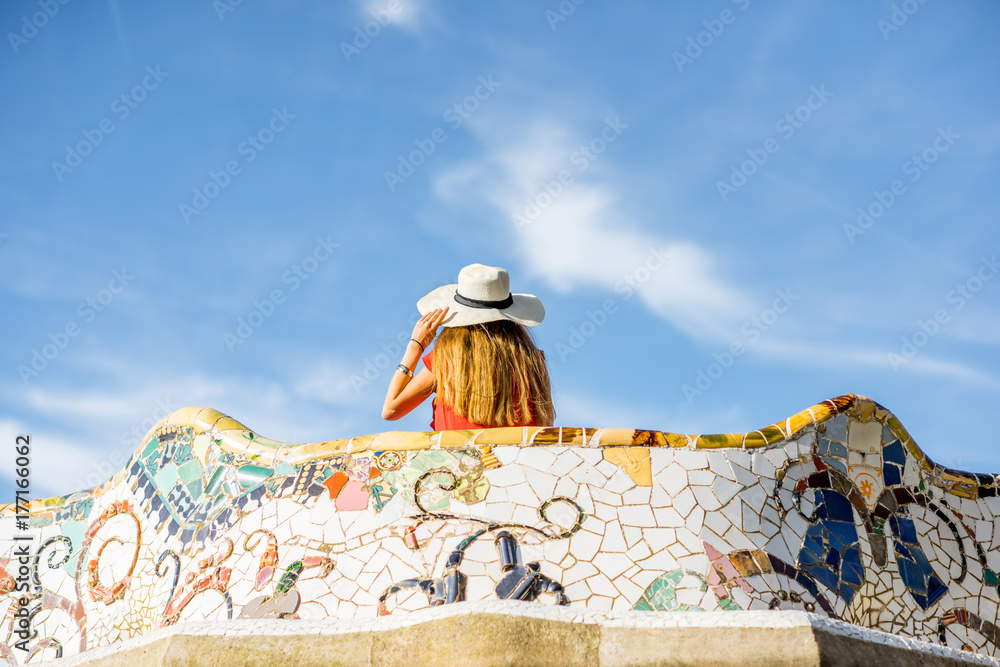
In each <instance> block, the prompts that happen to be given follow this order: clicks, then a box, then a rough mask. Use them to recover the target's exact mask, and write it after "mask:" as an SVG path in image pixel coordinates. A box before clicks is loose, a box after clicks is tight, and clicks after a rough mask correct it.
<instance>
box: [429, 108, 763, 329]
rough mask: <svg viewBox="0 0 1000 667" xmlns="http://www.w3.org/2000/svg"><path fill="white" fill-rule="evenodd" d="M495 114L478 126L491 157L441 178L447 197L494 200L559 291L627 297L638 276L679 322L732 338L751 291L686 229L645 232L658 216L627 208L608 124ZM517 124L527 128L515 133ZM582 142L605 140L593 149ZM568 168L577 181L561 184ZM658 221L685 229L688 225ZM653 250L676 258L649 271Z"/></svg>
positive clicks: (537, 271)
mask: <svg viewBox="0 0 1000 667" xmlns="http://www.w3.org/2000/svg"><path fill="white" fill-rule="evenodd" d="M491 120H492V121H493V122H488V123H487V122H481V123H477V124H476V125H475V131H476V134H477V136H478V137H479V138H480V139H481V140H482V142H483V145H484V151H483V154H482V155H480V156H479V157H477V158H475V159H473V160H469V161H466V162H463V163H461V164H458V165H456V166H454V167H452V168H450V169H448V170H446V171H445V172H444V173H442V174H441V175H440V176H438V178H436V180H435V184H434V187H435V192H436V193H437V194H438V196H439V197H440V198H441V199H442V200H444V201H446V202H449V203H452V204H462V203H469V204H473V205H481V203H482V201H480V199H481V200H485V202H486V203H487V204H489V205H490V206H492V207H493V208H494V210H495V211H497V212H498V213H500V214H501V215H502V216H503V218H504V219H505V220H506V221H507V222H508V224H507V225H506V230H505V233H506V234H507V235H509V236H510V237H511V238H512V239H513V243H514V247H515V248H516V250H517V253H518V255H519V257H520V259H521V260H522V261H523V262H524V264H525V265H526V268H527V270H528V272H529V273H531V274H534V275H536V276H539V277H541V278H542V279H544V280H545V281H546V282H547V283H548V284H549V285H551V286H552V288H554V289H556V290H559V291H564V292H568V291H572V290H574V289H577V288H580V287H598V288H603V289H605V290H607V291H609V292H619V293H623V294H624V293H625V292H626V291H627V290H629V289H630V286H629V278H630V277H638V278H641V280H637V281H634V282H637V283H641V284H640V285H639V286H638V288H637V289H636V290H635V292H636V293H637V294H638V296H639V297H640V298H641V300H642V301H643V303H644V304H645V305H646V306H647V307H648V308H649V309H650V310H652V311H653V312H655V313H657V314H658V315H659V316H660V317H662V318H663V319H665V320H666V321H668V322H670V323H671V324H673V325H674V326H676V327H677V328H679V329H681V330H683V331H685V332H687V333H688V334H690V335H692V336H694V337H696V338H706V339H710V340H718V339H722V338H725V337H726V336H727V335H731V333H732V330H733V326H734V325H735V324H737V323H738V322H739V321H740V317H741V315H744V314H745V313H746V312H748V311H749V310H750V308H751V298H750V297H749V296H748V295H747V294H745V293H744V292H743V291H742V290H740V289H738V288H736V287H734V286H732V285H730V284H728V283H727V282H726V281H725V279H724V278H723V277H722V276H721V275H720V273H719V272H718V271H717V270H716V266H717V265H718V264H719V261H718V259H717V258H716V257H715V256H714V255H713V253H712V252H710V251H709V250H708V249H706V248H704V247H702V246H700V245H698V244H697V243H694V242H692V241H689V240H685V239H683V238H681V234H680V233H675V234H673V235H659V234H654V233H650V232H648V231H645V230H644V228H643V227H644V225H643V223H646V224H649V223H650V222H652V221H650V220H643V221H639V220H635V219H633V218H632V216H631V215H630V214H629V213H627V212H626V211H625V207H624V206H622V204H621V199H622V197H621V195H620V194H619V189H618V187H617V186H616V182H617V180H618V179H619V178H621V176H620V175H618V174H617V173H616V170H615V169H614V168H613V167H611V166H608V165H606V164H605V162H606V161H607V160H605V161H600V160H601V159H602V158H601V154H603V153H604V152H605V151H610V150H612V149H611V147H610V145H609V143H608V142H605V141H604V139H603V138H602V131H603V130H602V128H601V127H598V128H597V134H596V135H595V138H588V137H587V136H586V135H585V134H584V133H583V132H580V131H577V130H575V129H573V128H569V127H567V126H565V125H563V124H560V123H558V122H554V121H549V120H543V119H530V118H529V119H523V118H519V119H509V120H508V121H507V122H503V123H497V122H495V121H496V119H491ZM615 123H618V124H624V121H621V120H620V119H619V120H618V121H615V120H610V121H608V122H607V124H606V127H607V126H610V125H613V124H615ZM511 127H517V128H519V129H518V130H517V131H516V132H508V131H506V130H509V129H510V128H511ZM619 131H620V132H627V128H626V129H623V130H619ZM605 134H606V133H605ZM512 137H513V138H512ZM616 138H617V137H616ZM598 139H600V141H598ZM581 145H584V146H586V145H591V146H593V145H596V146H599V147H600V146H605V147H604V148H603V149H602V150H601V151H600V153H597V152H595V151H591V152H589V153H588V152H587V151H580V150H579V148H578V147H580V146H581ZM561 173H562V174H567V173H568V174H569V175H570V177H571V178H568V177H565V176H564V177H563V178H562V182H560V174H561ZM468 193H475V194H474V195H469V194H468ZM532 207H534V208H532ZM651 217H652V216H651ZM656 217H657V218H659V217H660V216H656ZM690 223H691V221H690V220H685V221H684V224H690ZM658 226H659V227H661V228H662V227H664V226H666V227H668V228H669V227H671V226H673V227H675V228H679V227H680V226H681V222H680V221H678V222H677V223H676V224H675V225H671V224H670V223H668V224H667V225H662V224H661V225H658ZM653 253H656V254H657V256H659V257H662V256H664V255H665V256H668V259H667V261H666V262H665V264H663V265H662V266H660V267H658V268H656V269H655V270H646V269H643V268H641V267H643V266H644V264H645V262H646V261H647V259H648V258H649V257H650V256H651V254H653ZM637 272H638V275H637Z"/></svg>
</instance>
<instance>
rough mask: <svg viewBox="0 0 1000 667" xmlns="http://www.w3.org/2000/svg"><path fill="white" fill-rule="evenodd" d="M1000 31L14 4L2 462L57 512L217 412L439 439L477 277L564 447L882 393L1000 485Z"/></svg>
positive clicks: (721, 8)
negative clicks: (569, 434)
mask: <svg viewBox="0 0 1000 667" xmlns="http://www.w3.org/2000/svg"><path fill="white" fill-rule="evenodd" d="M224 3H225V4H224ZM46 7H47V8H48V12H49V14H52V15H51V16H46V15H43V14H40V13H39V12H45V11H46ZM571 10H572V11H571ZM373 17H374V18H373ZM998 19H1000V9H998V8H997V6H996V4H995V3H992V2H986V1H980V2H968V3H945V2H941V1H940V0H927V1H926V2H924V3H923V4H921V3H920V2H918V1H917V0H910V2H907V3H895V4H894V3H890V2H883V1H879V2H856V1H855V2H842V3H832V2H829V3H820V2H802V1H796V2H792V1H786V2H770V3H764V2H760V0H750V1H747V0H738V1H736V2H731V1H729V0H725V1H723V0H717V1H715V2H671V3H660V2H652V1H646V2H639V1H627V0H626V1H622V2H616V3H601V2H597V1H596V0H590V1H589V2H584V3H582V4H579V5H576V4H575V3H574V2H572V1H571V0H567V1H564V2H562V4H561V5H560V3H559V2H557V1H556V0H552V1H550V2H530V3H529V2H509V3H506V2H505V3H457V2H451V3H446V2H443V0H438V1H433V0H393V1H392V2H390V1H389V0H373V1H371V2H367V1H366V2H343V3H320V2H312V3H309V2H276V1H272V2H266V1H262V2H242V3H240V4H238V5H231V4H228V3H226V0H220V1H219V2H215V3H213V2H211V1H210V0H199V1H197V2H194V1H185V2H169V3H168V2H152V3H139V2H117V1H115V0H111V1H110V2H93V3H86V2H82V1H79V0H78V1H77V2H69V3H68V4H65V5H62V4H59V3H58V0H48V2H47V0H42V2H41V3H39V2H38V0H35V1H30V2H29V1H22V0H18V1H17V2H8V3H5V4H4V6H3V8H2V9H0V26H2V28H3V32H4V34H5V35H6V37H5V42H6V43H5V45H4V46H3V47H2V48H3V49H5V52H4V53H3V54H2V56H0V57H2V59H3V65H2V67H0V84H2V86H3V89H4V90H5V91H7V97H6V99H7V101H6V103H5V104H4V105H3V110H2V111H0V114H2V116H0V117H2V126H0V127H2V136H3V151H2V152H0V234H2V236H0V309H2V311H3V313H4V323H5V326H4V345H3V347H2V351H0V437H2V442H8V441H10V442H12V441H13V438H14V437H15V435H16V434H17V433H24V432H27V433H30V434H32V437H33V443H34V451H35V462H34V469H33V484H34V489H35V492H36V494H52V493H58V492H69V491H72V490H75V489H77V488H82V487H84V486H86V485H87V483H88V479H89V483H90V484H93V483H95V482H96V481H99V480H100V479H102V478H103V477H106V473H107V472H110V471H111V470H112V469H117V468H118V467H119V466H120V465H121V463H122V462H123V461H124V458H125V457H126V456H127V454H128V453H129V452H130V450H131V449H132V448H133V447H134V446H135V445H136V444H137V443H138V435H137V434H138V433H139V432H141V431H142V430H143V425H144V424H145V426H148V425H150V424H151V423H152V421H154V420H155V419H156V418H159V417H160V416H162V414H163V413H164V411H165V410H168V409H174V408H178V407H182V406H185V405H201V406H207V407H213V408H216V409H218V410H220V411H222V412H225V413H227V414H230V415H232V416H233V417H235V418H236V419H238V420H240V421H242V422H243V423H245V424H247V425H248V426H249V427H251V428H253V429H255V430H256V431H258V432H259V433H261V434H263V435H266V436H268V437H272V438H276V439H280V440H285V441H290V442H302V441H316V440H325V439H333V438H341V437H346V436H350V435H360V434H364V433H372V432H380V431H386V430H395V429H402V430H425V429H426V428H427V427H428V423H429V421H430V407H429V404H428V405H425V406H422V407H421V408H419V409H417V410H416V411H415V412H414V413H413V414H412V415H410V416H408V417H407V418H405V419H403V420H402V421H400V422H396V423H387V422H383V421H382V420H381V419H380V408H381V404H382V400H383V397H384V391H385V386H386V384H387V382H388V380H389V372H390V370H386V369H385V367H387V366H388V368H389V369H391V367H392V366H394V365H395V364H396V363H397V362H398V359H397V356H398V352H396V348H395V345H396V343H397V340H398V339H400V338H402V339H403V340H405V339H406V338H408V337H409V331H410V328H411V326H412V321H413V315H414V313H415V303H416V301H417V299H418V298H419V297H420V296H422V295H423V294H425V293H426V292H428V291H430V290H431V289H433V288H435V287H437V286H439V285H441V284H445V283H449V282H454V280H455V278H456V277H457V274H458V271H459V269H460V268H461V267H462V266H464V265H466V264H470V263H473V262H481V263H485V264H492V265H500V266H504V267H506V268H507V269H508V270H509V271H510V273H511V276H512V286H513V289H514V291H519V292H530V293H533V294H536V295H538V296H539V297H541V299H542V300H543V302H544V303H545V306H546V309H547V318H546V320H545V322H544V323H543V324H542V325H541V326H539V327H538V328H537V329H536V330H535V334H536V339H537V342H538V343H539V345H540V347H542V349H544V350H545V351H546V354H547V358H548V359H549V364H550V371H551V375H552V381H553V390H554V398H555V402H556V409H557V413H558V414H557V421H556V423H557V424H559V425H565V426H593V427H598V426H616V427H636V428H651V429H660V430H666V431H674V432H687V433H700V432H714V433H717V432H742V431H747V430H753V429H756V428H759V427H762V426H765V425H767V424H770V423H772V422H774V421H776V420H779V419H784V418H785V417H787V416H789V415H791V414H794V413H795V412H798V411H799V410H802V409H804V408H806V407H808V406H810V405H812V404H814V403H817V402H819V401H821V400H823V399H825V398H828V397H831V396H836V395H839V394H843V393H848V392H854V393H858V394H864V395H867V396H870V397H872V398H874V399H875V400H877V401H879V402H880V403H882V404H883V405H885V406H887V407H888V408H889V409H891V410H892V411H893V412H895V413H896V414H897V415H898V416H899V418H900V419H901V420H902V422H903V423H904V424H905V425H906V426H907V427H908V428H909V430H910V432H911V433H912V434H913V436H914V437H915V438H916V440H917V441H918V443H920V445H921V446H922V447H923V448H924V449H925V450H926V451H927V452H928V453H929V454H930V455H931V456H932V457H933V458H934V459H936V460H938V461H940V462H942V463H945V464H947V465H951V466H955V467H960V468H965V469H970V470H974V471H980V472H987V471H996V470H998V469H1000V450H998V449H997V447H996V446H995V445H996V442H995V440H996V435H995V434H996V431H995V426H994V421H995V419H994V416H995V414H996V405H997V400H998V398H1000V354H998V346H1000V313H998V308H997V306H998V303H1000V280H993V278H995V277H996V275H995V274H996V273H997V272H998V271H1000V269H998V268H997V267H996V265H995V264H993V262H994V261H995V259H994V258H995V257H996V256H997V254H998V253H1000V232H998V226H997V214H998V212H1000V190H998V188H997V187H996V183H997V180H998V177H1000V166H998V164H997V159H996V157H997V155H998V149H1000V119H998V117H997V113H996V109H997V108H1000V104H998V102H1000V99H998V98H1000V87H998V86H997V83H998V80H997V74H998V68H1000V66H998V63H1000V44H998V42H997V41H996V39H995V28H996V25H997V21H998ZM894 21H895V22H894ZM32 23H34V24H35V25H32ZM38 25H40V26H41V27H37V26H38ZM366 29H367V31H368V33H369V34H368V35H365V30H366ZM859 209H861V211H862V213H866V214H867V215H868V217H862V218H861V219H860V221H859V215H860V214H859ZM779 311H780V312H779ZM241 320H242V321H243V322H245V324H241ZM46 346H48V347H46ZM36 352H37V355H36ZM734 352H735V353H737V354H734ZM382 354H385V355H386V356H385V357H382V356H380V355H382ZM730 355H731V356H730ZM891 355H896V356H891ZM390 361H391V365H390V364H389V362H390ZM12 468H13V461H12V459H10V460H9V461H4V462H3V463H2V464H0V475H2V476H4V477H5V478H6V479H7V480H10V479H11V476H12Z"/></svg>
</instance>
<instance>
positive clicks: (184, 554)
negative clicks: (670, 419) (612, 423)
mask: <svg viewBox="0 0 1000 667" xmlns="http://www.w3.org/2000/svg"><path fill="white" fill-rule="evenodd" d="M997 488H998V485H997V478H996V477H995V476H992V475H982V474H970V473H964V472H959V471H955V470H949V469H946V468H943V467H941V466H939V465H936V464H934V463H933V462H932V461H931V460H930V459H929V458H928V457H927V456H926V455H925V454H924V453H923V452H922V451H921V450H920V448H919V447H918V446H917V445H916V443H915V442H914V441H913V439H912V438H911V437H910V436H909V434H908V433H907V432H906V429H904V428H903V426H902V425H901V424H900V423H899V421H898V420H897V419H896V418H895V417H894V416H893V415H892V414H891V413H890V412H889V411H888V410H886V409H885V408H883V407H882V406H880V405H879V404H877V403H875V402H874V401H872V400H870V399H868V398H865V397H862V396H855V395H853V394H848V395H845V396H840V397H837V398H834V399H830V400H827V401H824V402H823V403H820V404H818V405H815V406H813V407H811V408H809V409H807V410H804V411H803V412H800V413H798V414H796V415H794V416H792V417H790V418H788V419H786V420H784V421H782V422H779V423H777V424H773V425H771V426H768V427H767V428H763V429H760V430H758V431H753V432H750V433H745V434H725V435H679V434H673V433H661V432H656V431H641V430H625V429H589V428H587V429H583V428H561V427H551V428H499V429H487V430H481V431H444V432H439V433H404V432H389V433H382V434H377V435H368V436H362V437H355V438H349V439H345V440H333V441H328V442H321V443H310V444H286V443H281V442H276V441H273V440H269V439H267V438H264V437H261V436H259V435H257V434H256V433H254V432H252V431H250V430H249V429H247V428H246V427H245V426H243V425H242V424H240V423H239V422H237V421H235V420H233V419H232V418H230V417H227V416H225V415H222V414H220V413H218V412H216V411H214V410H211V409H206V408H184V409H182V410H178V411H176V412H174V413H172V414H170V415H168V416H167V417H165V418H164V419H163V420H161V421H160V422H159V423H158V424H156V425H155V426H154V427H153V429H152V430H151V431H150V432H149V433H148V434H147V435H146V437H145V439H144V440H143V442H142V444H141V445H140V446H139V447H138V449H137V450H136V452H135V453H134V455H133V456H132V458H131V459H130V461H129V463H128V465H127V466H126V467H125V468H124V469H123V470H122V471H121V472H119V473H118V474H116V475H115V476H114V477H113V478H112V479H110V480H108V481H107V482H105V483H104V484H102V485H101V486H99V487H97V488H95V489H91V490H88V491H81V492H79V493H74V494H72V495H69V496H63V497H58V498H48V499H44V500H36V501H33V502H32V503H31V510H30V512H31V517H30V519H31V521H30V522H31V526H32V528H33V531H32V532H33V534H34V536H35V541H34V543H33V545H32V550H31V556H30V558H28V559H26V561H27V562H28V564H27V566H26V567H27V568H28V569H29V570H30V577H31V580H32V584H31V586H30V593H28V594H23V593H20V592H17V591H16V590H15V580H16V579H17V577H18V576H19V574H21V575H24V574H25V572H24V570H22V569H21V568H22V565H21V564H19V561H18V559H17V558H16V553H17V552H16V551H15V550H16V549H17V548H19V545H20V544H23V543H19V542H15V541H14V537H15V535H17V534H18V531H17V530H16V527H15V508H14V506H13V505H4V506H2V507H0V555H2V557H0V611H2V612H3V613H4V614H5V616H4V628H5V632H4V633H3V637H2V638H0V657H3V658H5V659H6V660H7V661H8V663H9V664H11V665H17V664H23V663H24V662H26V661H27V659H28V657H29V656H31V657H33V658H35V660H33V662H37V661H38V660H41V659H50V658H57V657H60V656H68V655H71V654H76V653H79V652H82V651H85V650H88V649H93V648H96V647H104V646H108V645H111V644H115V643H117V642H122V641H125V640H130V639H133V638H136V637H140V636H143V635H147V634H150V633H152V632H154V631H158V630H159V629H162V628H169V627H170V626H173V625H175V624H178V623H179V622H190V621H216V620H225V619H239V618H244V619H247V618H256V619H268V618H270V619H275V620H277V619H305V620H308V619H338V620H340V621H347V620H352V619H355V620H356V619H376V618H378V617H379V616H389V615H403V614H406V613H408V612H414V611H417V610H421V609H425V608H428V607H437V606H440V605H447V604H451V603H455V602H461V601H477V600H482V601H485V600H490V599H493V600H496V599H498V598H499V599H501V600H520V601H526V602H534V603H535V604H537V605H542V604H546V605H555V606H563V605H568V607H567V613H569V614H570V616H567V618H571V617H572V613H573V612H572V610H577V612H576V613H581V612H586V613H600V612H608V613H620V612H625V611H628V610H647V611H650V612H670V611H679V612H690V611H720V610H725V611H737V610H754V611H755V612H757V613H759V612H766V611H767V610H798V611H805V612H814V613H815V614H819V615H821V616H824V617H829V618H830V619H836V620H839V621H846V622H848V623H851V624H855V625H857V626H862V627H867V628H872V629H876V630H883V631H886V632H889V633H892V634H897V635H903V636H908V637H911V638H914V639H919V640H924V641H930V642H935V643H939V644H945V645H947V646H950V647H953V648H957V649H963V648H964V649H966V650H973V651H976V652H978V653H983V654H986V655H993V654H994V653H995V651H996V648H997V644H998V643H1000V631H998V626H997V622H998V614H997V604H998V601H1000V587H998V586H1000V581H998V577H997V572H998V571H1000V552H998V550H997V548H996V547H997V545H998V544H1000V532H998V525H997V523H998V521H1000V499H998V498H997V497H996V496H997ZM23 562H25V561H22V563H23ZM22 608H23V609H22ZM25 615H28V616H30V618H31V626H32V628H33V630H34V631H35V635H34V636H33V637H31V638H30V639H29V640H28V644H27V646H28V648H29V649H30V653H28V654H26V653H22V652H21V651H19V650H16V649H15V648H14V647H15V644H16V643H18V642H19V641H20V638H19V636H18V634H17V630H18V627H19V625H18V620H19V617H23V616H25ZM23 646H25V645H24V644H22V647H23Z"/></svg>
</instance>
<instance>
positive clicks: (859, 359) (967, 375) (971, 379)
mask: <svg viewBox="0 0 1000 667" xmlns="http://www.w3.org/2000/svg"><path fill="white" fill-rule="evenodd" d="M750 349H752V351H753V352H756V353H758V354H761V355H762V356H766V357H770V358H772V359H780V360H782V361H786V362H790V363H795V364H801V365H808V366H820V367H827V368H839V369H844V368H850V367H868V368H879V367H881V368H884V369H885V370H890V369H891V368H892V365H891V363H890V360H889V352H888V351H886V350H879V349H875V348H861V347H849V346H845V345H828V344H823V343H800V342H794V341H789V340H779V339H776V338H772V339H766V340H765V339H761V340H760V341H759V342H756V343H754V344H753V347H752V348H750ZM892 352H893V354H896V355H898V356H900V358H903V357H902V355H901V354H900V352H899V350H892ZM898 370H899V373H900V380H901V381H902V380H903V377H904V376H905V375H906V374H907V373H918V374H921V375H939V376H943V377H949V378H953V379H956V380H961V381H963V382H967V383H970V384H973V385H976V386H979V387H983V388H985V389H992V390H1000V378H998V377H997V376H996V375H994V374H992V373H988V372H986V371H983V370H980V369H978V368H973V367H972V366H968V365H966V364H962V363H959V362H956V361H947V360H943V359H937V358H934V357H930V356H928V355H927V354H926V353H923V352H921V353H918V354H917V355H916V356H914V357H913V358H912V359H910V360H908V361H906V362H904V363H900V364H899V369H898Z"/></svg>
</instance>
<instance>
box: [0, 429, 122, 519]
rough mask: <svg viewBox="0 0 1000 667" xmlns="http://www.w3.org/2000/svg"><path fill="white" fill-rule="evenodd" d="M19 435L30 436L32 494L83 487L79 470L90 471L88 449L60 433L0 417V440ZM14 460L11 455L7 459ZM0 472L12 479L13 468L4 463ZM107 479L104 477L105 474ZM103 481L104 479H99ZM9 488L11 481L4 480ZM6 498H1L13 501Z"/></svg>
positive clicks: (8, 440)
mask: <svg viewBox="0 0 1000 667" xmlns="http://www.w3.org/2000/svg"><path fill="white" fill-rule="evenodd" d="M18 435H30V436H31V465H30V466H29V470H30V475H29V477H28V479H29V481H30V483H31V497H32V498H43V497H47V496H52V495H66V494H68V493H72V492H73V491H79V490H80V489H82V488H84V486H85V484H84V483H83V480H84V479H85V478H86V475H83V476H81V471H84V470H86V471H89V470H90V469H91V467H92V466H93V461H94V458H95V456H94V452H92V451H88V450H87V449H85V448H83V447H81V446H80V445H78V444H77V443H75V442H72V441H71V440H70V439H68V438H66V437H65V436H62V435H57V434H53V433H51V432H48V431H39V430H36V429H32V428H29V427H28V426H27V425H26V424H24V423H23V422H21V421H18V420H14V419H0V442H4V443H10V444H11V451H13V443H14V440H15V438H16V437H17V436H18ZM9 460H10V461H11V463H13V455H11V457H10V459H9ZM0 471H2V472H0V475H2V476H3V477H5V478H7V479H8V480H13V479H14V477H13V473H14V471H13V469H12V468H11V467H8V466H7V465H4V466H3V467H2V468H0ZM105 479H106V477H105ZM101 481H104V480H101ZM4 488H8V489H12V488H13V486H12V484H10V483H8V484H4ZM12 501H13V499H12V498H11V499H5V500H4V502H12Z"/></svg>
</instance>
